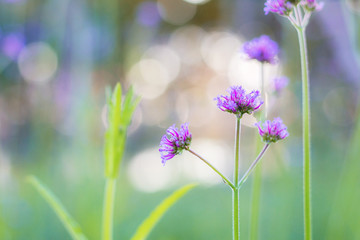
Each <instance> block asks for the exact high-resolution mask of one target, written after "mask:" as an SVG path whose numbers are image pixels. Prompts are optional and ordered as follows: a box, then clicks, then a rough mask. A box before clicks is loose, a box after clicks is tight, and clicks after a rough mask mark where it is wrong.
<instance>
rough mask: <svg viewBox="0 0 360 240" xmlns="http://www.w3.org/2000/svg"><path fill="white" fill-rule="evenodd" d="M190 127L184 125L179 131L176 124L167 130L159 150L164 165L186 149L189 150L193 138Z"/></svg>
mask: <svg viewBox="0 0 360 240" xmlns="http://www.w3.org/2000/svg"><path fill="white" fill-rule="evenodd" d="M188 125H189V124H187V123H184V124H182V125H181V126H180V129H177V128H176V127H175V124H174V125H172V126H171V127H169V128H168V129H167V130H166V134H165V135H164V136H163V137H162V138H161V141H160V148H159V152H160V154H161V159H162V161H161V162H162V164H163V165H165V163H166V161H168V160H170V159H171V158H173V157H174V156H175V155H178V154H181V153H182V151H183V150H184V149H188V148H189V146H190V143H191V139H192V136H191V133H190V132H189V128H188Z"/></svg>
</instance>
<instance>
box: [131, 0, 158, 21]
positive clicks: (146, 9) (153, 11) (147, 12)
mask: <svg viewBox="0 0 360 240" xmlns="http://www.w3.org/2000/svg"><path fill="white" fill-rule="evenodd" d="M136 20H137V22H138V23H140V24H141V25H143V26H145V27H155V26H157V25H158V24H159V22H160V21H161V16H160V13H159V10H158V8H157V5H156V2H150V1H145V2H143V3H141V4H140V5H139V6H138V8H137V12H136Z"/></svg>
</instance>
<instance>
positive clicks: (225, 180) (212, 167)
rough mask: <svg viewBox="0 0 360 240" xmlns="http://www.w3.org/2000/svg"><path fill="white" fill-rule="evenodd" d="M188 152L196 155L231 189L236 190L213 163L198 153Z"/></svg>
mask: <svg viewBox="0 0 360 240" xmlns="http://www.w3.org/2000/svg"><path fill="white" fill-rule="evenodd" d="M187 150H188V151H189V152H190V153H192V154H194V155H195V156H196V157H198V158H199V159H200V160H201V161H203V162H204V163H205V164H206V165H208V166H209V167H210V168H211V169H212V170H214V171H215V172H216V173H217V174H218V175H219V176H220V177H221V178H222V179H223V180H224V182H225V183H226V184H228V185H229V186H230V187H231V189H234V188H235V186H234V184H233V183H232V182H231V181H230V180H229V179H228V178H227V177H225V176H224V175H223V174H222V173H221V172H220V171H219V170H217V169H216V168H215V167H214V166H213V165H211V163H209V162H208V161H206V160H205V159H204V158H203V157H201V156H200V155H199V154H197V153H196V152H194V151H193V150H191V149H190V148H189V149H187Z"/></svg>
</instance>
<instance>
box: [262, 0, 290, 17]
mask: <svg viewBox="0 0 360 240" xmlns="http://www.w3.org/2000/svg"><path fill="white" fill-rule="evenodd" d="M293 6H294V5H293V4H292V3H291V2H290V1H289V0H267V1H266V2H265V8H264V12H265V15H268V14H269V12H273V13H277V14H279V15H280V16H289V14H290V13H291V11H292V8H293Z"/></svg>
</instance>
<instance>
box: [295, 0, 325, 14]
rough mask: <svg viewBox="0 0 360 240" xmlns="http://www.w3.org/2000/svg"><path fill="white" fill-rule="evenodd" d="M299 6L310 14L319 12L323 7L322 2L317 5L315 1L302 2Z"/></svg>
mask: <svg viewBox="0 0 360 240" xmlns="http://www.w3.org/2000/svg"><path fill="white" fill-rule="evenodd" d="M300 4H301V5H302V6H304V7H305V8H306V9H307V10H308V11H310V12H313V11H320V10H321V9H323V7H324V2H320V3H318V2H316V0H302V1H301V2H300Z"/></svg>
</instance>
